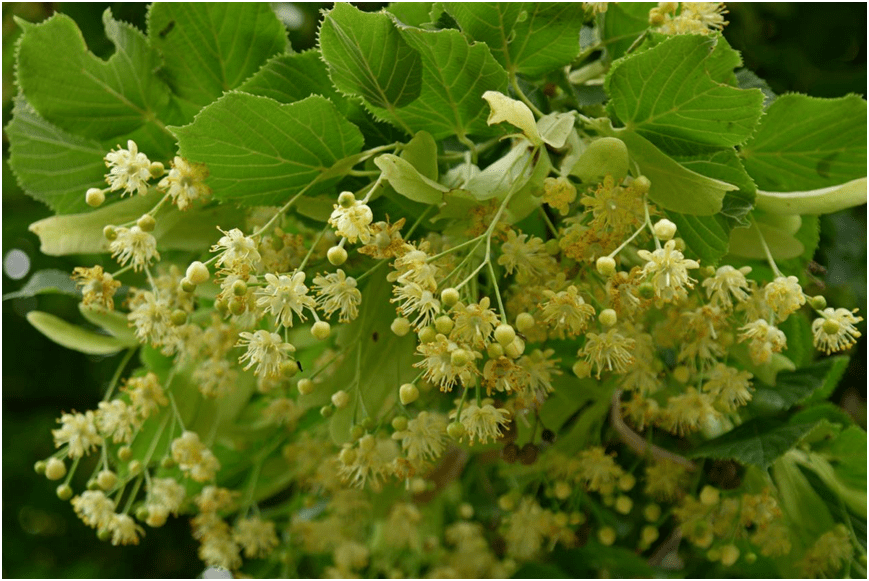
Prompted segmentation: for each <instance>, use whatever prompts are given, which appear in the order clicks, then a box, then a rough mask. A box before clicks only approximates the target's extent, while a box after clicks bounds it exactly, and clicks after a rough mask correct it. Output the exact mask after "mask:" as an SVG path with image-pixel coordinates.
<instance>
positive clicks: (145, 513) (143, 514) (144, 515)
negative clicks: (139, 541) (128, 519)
mask: <svg viewBox="0 0 869 581" xmlns="http://www.w3.org/2000/svg"><path fill="white" fill-rule="evenodd" d="M149 516H151V511H149V510H148V508H147V507H146V506H145V505H142V506H140V507H139V508H137V509H136V519H138V520H139V521H141V522H145V521H146V520H148V517H149Z"/></svg>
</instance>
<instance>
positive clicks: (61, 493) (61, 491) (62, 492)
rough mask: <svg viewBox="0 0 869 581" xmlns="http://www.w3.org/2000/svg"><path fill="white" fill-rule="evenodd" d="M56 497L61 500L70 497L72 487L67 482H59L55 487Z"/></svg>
mask: <svg viewBox="0 0 869 581" xmlns="http://www.w3.org/2000/svg"><path fill="white" fill-rule="evenodd" d="M57 497H58V498H59V499H61V500H69V499H70V498H72V487H71V486H70V485H69V484H61V485H60V486H58V487H57Z"/></svg>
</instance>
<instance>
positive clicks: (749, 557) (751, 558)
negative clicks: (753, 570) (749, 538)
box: [745, 553, 757, 565]
mask: <svg viewBox="0 0 869 581" xmlns="http://www.w3.org/2000/svg"><path fill="white" fill-rule="evenodd" d="M755 561H757V553H746V554H745V562H746V563H748V564H749V565H753V564H754V563H755Z"/></svg>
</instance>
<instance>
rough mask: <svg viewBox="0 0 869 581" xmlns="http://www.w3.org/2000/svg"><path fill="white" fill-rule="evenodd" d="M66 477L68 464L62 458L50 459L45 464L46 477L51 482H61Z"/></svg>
mask: <svg viewBox="0 0 869 581" xmlns="http://www.w3.org/2000/svg"><path fill="white" fill-rule="evenodd" d="M64 476H66V464H64V463H63V460H61V459H60V458H49V459H48V461H47V462H46V463H45V477H46V478H48V479H49V480H60V479H61V478H63V477H64Z"/></svg>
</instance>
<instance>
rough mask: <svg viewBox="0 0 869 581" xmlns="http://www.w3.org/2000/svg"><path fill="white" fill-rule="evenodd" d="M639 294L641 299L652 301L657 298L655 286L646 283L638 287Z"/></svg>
mask: <svg viewBox="0 0 869 581" xmlns="http://www.w3.org/2000/svg"><path fill="white" fill-rule="evenodd" d="M637 292H638V293H639V295H640V298H641V299H651V298H652V297H654V296H655V286H654V285H653V284H652V283H650V282H644V283H641V284H640V286H638V287H637Z"/></svg>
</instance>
